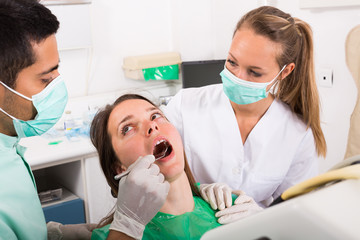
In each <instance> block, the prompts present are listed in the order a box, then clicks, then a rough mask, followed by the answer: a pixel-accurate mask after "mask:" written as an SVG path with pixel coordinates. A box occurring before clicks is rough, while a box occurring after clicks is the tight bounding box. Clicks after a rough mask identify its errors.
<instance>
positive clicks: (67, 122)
mask: <svg viewBox="0 0 360 240" xmlns="http://www.w3.org/2000/svg"><path fill="white" fill-rule="evenodd" d="M74 125H75V121H74V119H73V117H72V115H71V111H70V110H67V111H65V119H64V130H65V132H66V131H70V130H71V129H73V128H74Z"/></svg>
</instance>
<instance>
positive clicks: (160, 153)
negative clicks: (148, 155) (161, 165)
mask: <svg viewBox="0 0 360 240" xmlns="http://www.w3.org/2000/svg"><path fill="white" fill-rule="evenodd" d="M171 152H172V146H171V144H170V143H169V142H168V141H166V140H165V139H161V140H160V141H158V142H157V143H156V145H155V146H154V150H153V155H154V156H155V160H159V159H162V158H165V157H167V156H169V155H170V153H171Z"/></svg>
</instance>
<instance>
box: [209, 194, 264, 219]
mask: <svg viewBox="0 0 360 240" xmlns="http://www.w3.org/2000/svg"><path fill="white" fill-rule="evenodd" d="M232 193H233V194H236V195H238V197H237V199H236V200H235V202H234V205H233V206H231V207H227V208H225V209H224V210H221V211H219V212H217V213H216V214H215V216H216V217H218V218H219V219H218V222H219V223H221V224H227V223H231V222H234V221H237V220H239V219H242V218H245V217H247V216H250V215H253V214H255V213H258V212H260V211H262V210H263V208H262V207H260V206H259V205H258V204H257V203H256V202H255V200H254V199H253V198H252V197H249V196H247V195H246V194H245V193H244V192H243V191H241V190H236V191H232Z"/></svg>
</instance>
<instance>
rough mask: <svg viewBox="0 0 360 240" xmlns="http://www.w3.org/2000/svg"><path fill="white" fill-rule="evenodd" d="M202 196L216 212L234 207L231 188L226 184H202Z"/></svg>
mask: <svg viewBox="0 0 360 240" xmlns="http://www.w3.org/2000/svg"><path fill="white" fill-rule="evenodd" d="M200 194H201V197H202V198H203V199H204V200H205V201H206V202H208V203H209V204H210V206H211V208H212V209H214V210H217V209H219V210H223V209H225V207H231V205H232V197H231V188H230V187H229V186H228V185H227V184H225V183H212V184H200Z"/></svg>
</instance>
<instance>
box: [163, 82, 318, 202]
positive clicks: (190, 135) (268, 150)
mask: <svg viewBox="0 0 360 240" xmlns="http://www.w3.org/2000/svg"><path fill="white" fill-rule="evenodd" d="M163 110H164V113H165V115H166V117H167V118H168V119H169V120H170V122H172V123H173V124H174V125H175V127H176V128H177V129H178V131H179V132H180V134H181V137H182V139H183V142H184V149H185V153H186V157H187V160H188V162H189V165H190V168H191V170H192V172H193V174H194V176H195V180H196V181H197V182H200V183H214V182H223V183H227V184H228V185H230V187H232V188H233V189H241V190H243V191H245V193H246V194H247V195H249V196H251V197H253V198H254V200H255V201H256V202H258V203H260V202H262V201H268V200H269V199H271V197H273V198H274V199H276V198H277V197H278V196H280V195H281V193H282V192H283V191H285V190H286V189H287V188H289V187H290V186H292V185H294V184H296V183H299V182H301V181H303V180H305V179H307V178H310V177H313V176H316V175H317V173H318V157H317V153H316V148H315V141H314V137H313V134H312V131H311V129H310V128H308V129H307V128H306V125H305V124H304V123H303V122H302V121H301V120H300V118H298V117H297V116H296V115H295V114H294V113H292V112H291V110H290V108H289V107H288V106H287V105H286V104H284V103H283V102H281V101H279V100H274V101H273V103H272V104H271V106H270V107H269V109H268V110H267V112H266V113H265V114H264V116H263V117H262V118H261V119H260V121H259V122H258V123H257V124H256V125H255V127H254V128H253V129H252V131H251V132H250V134H249V136H248V138H247V139H246V141H245V144H244V145H243V144H242V139H241V135H240V131H239V128H238V125H237V122H236V118H235V114H234V111H233V109H232V107H231V105H230V101H229V99H228V98H227V96H226V95H225V94H224V92H223V90H222V84H216V85H210V86H206V87H202V88H189V89H182V90H180V91H179V93H177V94H176V95H175V96H174V97H173V98H172V99H171V101H170V102H169V104H168V105H167V106H166V107H165V108H164V109H163Z"/></svg>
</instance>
